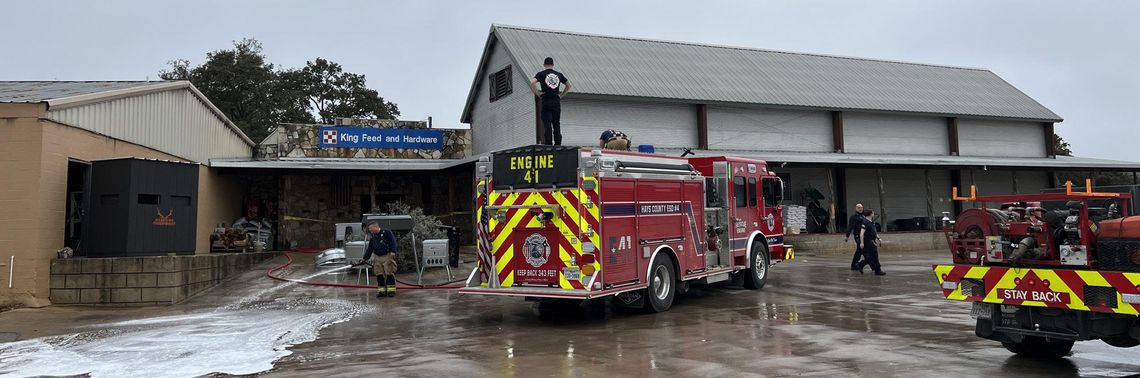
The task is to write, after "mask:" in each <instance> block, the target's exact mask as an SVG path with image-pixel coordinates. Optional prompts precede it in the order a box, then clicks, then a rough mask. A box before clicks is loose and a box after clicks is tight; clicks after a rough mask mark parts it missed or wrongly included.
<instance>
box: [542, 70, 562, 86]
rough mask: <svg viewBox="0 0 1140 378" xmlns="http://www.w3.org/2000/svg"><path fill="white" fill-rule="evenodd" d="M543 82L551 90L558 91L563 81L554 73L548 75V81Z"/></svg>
mask: <svg viewBox="0 0 1140 378" xmlns="http://www.w3.org/2000/svg"><path fill="white" fill-rule="evenodd" d="M543 81H544V82H545V83H546V86H547V87H550V89H558V84H562V80H559V79H558V75H555V74H552V73H549V74H546V80H543Z"/></svg>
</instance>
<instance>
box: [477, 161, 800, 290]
mask: <svg viewBox="0 0 1140 378" xmlns="http://www.w3.org/2000/svg"><path fill="white" fill-rule="evenodd" d="M475 185H476V190H475V192H476V193H477V194H476V206H475V208H476V213H477V214H476V215H477V217H476V218H477V222H478V223H477V224H476V230H477V234H478V244H479V245H478V247H479V251H480V261H479V264H478V267H476V268H475V269H474V270H473V271H472V272H471V275H470V276H469V278H468V279H467V281H466V284H465V287H464V288H462V289H461V290H460V292H461V293H465V294H478V295H504V296H518V297H525V298H528V299H538V300H547V299H569V300H585V299H592V298H602V297H607V296H615V297H616V298H618V299H619V300H620V301H621V302H622V303H623V304H625V305H628V306H641V307H644V308H645V309H647V310H650V311H653V312H660V311H665V310H668V309H669V307H670V306H671V305H672V304H673V299H674V296H675V295H677V294H678V293H683V292H685V291H687V290H688V288H689V285H690V284H691V283H714V282H719V281H727V280H734V281H738V282H740V283H742V284H743V285H744V286H745V287H746V288H749V289H760V288H762V287H763V286H764V284H765V282H767V280H768V269H769V267H770V266H771V265H772V264H773V263H774V262H779V261H783V260H787V259H792V258H793V257H794V254H793V251H792V247H791V246H789V245H785V244H784V241H783V236H784V226H783V216H782V214H781V210H780V207H779V206H778V204H779V202H780V200H781V198H782V196H783V188H784V186H783V183H782V182H781V180H780V178H779V177H777V176H776V175H775V174H774V173H772V172H771V171H769V170H768V167H767V165H766V164H765V163H764V162H763V161H759V160H750V159H741V158H733V157H724V156H719V157H690V158H679V157H670V156H663V155H656V154H642V153H633V152H626V151H611V150H602V149H596V148H579V147H563V146H526V147H520V148H514V149H509V150H504V151H499V152H496V153H492V154H491V156H490V157H484V158H482V159H480V160H479V161H478V162H477V164H476V180H475Z"/></svg>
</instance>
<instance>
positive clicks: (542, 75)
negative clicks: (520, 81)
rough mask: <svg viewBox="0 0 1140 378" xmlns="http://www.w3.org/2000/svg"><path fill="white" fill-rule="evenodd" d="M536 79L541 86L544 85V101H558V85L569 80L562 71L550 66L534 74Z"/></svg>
mask: <svg viewBox="0 0 1140 378" xmlns="http://www.w3.org/2000/svg"><path fill="white" fill-rule="evenodd" d="M534 79H535V80H538V84H539V86H540V87H542V100H543V101H544V103H545V101H547V100H552V101H554V102H558V91H559V89H558V87H559V86H560V85H562V84H563V83H567V82H569V80H567V79H566V76H563V75H562V73H561V72H558V71H555V70H553V69H549V68H548V69H545V70H542V71H539V72H538V73H536V74H534Z"/></svg>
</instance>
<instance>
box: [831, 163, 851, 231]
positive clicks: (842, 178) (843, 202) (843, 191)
mask: <svg viewBox="0 0 1140 378" xmlns="http://www.w3.org/2000/svg"><path fill="white" fill-rule="evenodd" d="M832 171H833V172H834V174H835V209H836V211H838V210H839V209H843V213H844V214H846V215H847V217H836V218H835V229H836V230H840V229H848V228H849V227H851V225H849V224H847V219H848V218H850V217H851V215H852V214H847V169H846V168H843V167H840V168H832ZM839 222H843V226H844V227H839Z"/></svg>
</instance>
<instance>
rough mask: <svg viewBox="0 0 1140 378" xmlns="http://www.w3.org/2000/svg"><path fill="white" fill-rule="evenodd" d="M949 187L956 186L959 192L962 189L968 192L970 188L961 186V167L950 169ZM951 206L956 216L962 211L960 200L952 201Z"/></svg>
mask: <svg viewBox="0 0 1140 378" xmlns="http://www.w3.org/2000/svg"><path fill="white" fill-rule="evenodd" d="M950 187H952V188H958V192H959V193H962V191H963V190H965V191H966V193H969V190H970V188H964V187H962V170H961V169H955V170H952V171H950ZM951 206H952V207H953V209H952V210H953V211H954V216H958V214H961V213H962V201H952V202H951Z"/></svg>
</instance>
